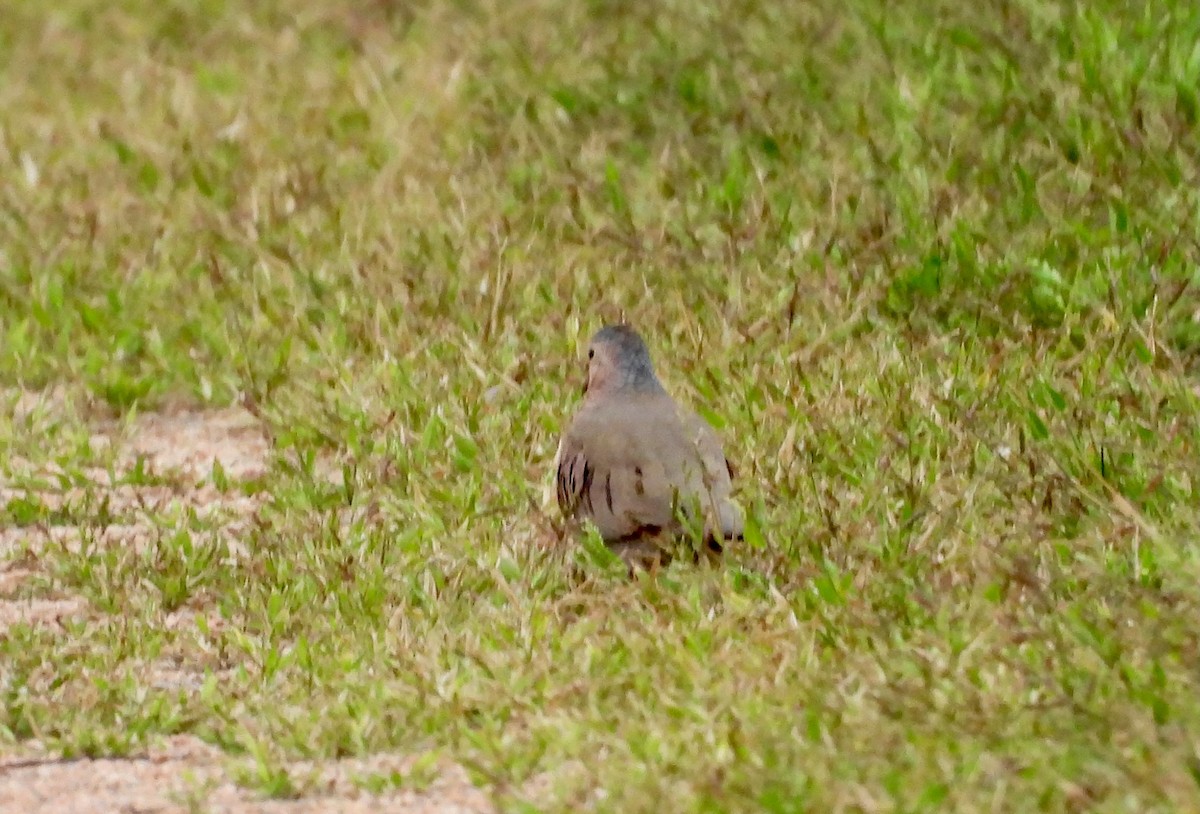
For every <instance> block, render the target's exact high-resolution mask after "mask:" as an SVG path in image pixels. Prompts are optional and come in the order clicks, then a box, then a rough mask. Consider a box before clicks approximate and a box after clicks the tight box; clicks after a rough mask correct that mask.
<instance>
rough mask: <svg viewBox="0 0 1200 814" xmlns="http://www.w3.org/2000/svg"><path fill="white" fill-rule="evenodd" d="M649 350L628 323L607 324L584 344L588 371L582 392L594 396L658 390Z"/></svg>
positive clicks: (660, 388) (659, 385)
mask: <svg viewBox="0 0 1200 814" xmlns="http://www.w3.org/2000/svg"><path fill="white" fill-rule="evenodd" d="M661 390H662V385H661V384H659V382H658V377H657V376H655V375H654V365H653V364H652V363H651V362H650V351H649V349H647V348H646V343H645V342H643V341H642V338H641V337H640V336H638V333H637V331H635V330H634V329H633V328H630V327H629V326H628V325H607V326H605V327H603V328H601V329H600V330H599V331H597V332H596V335H595V336H593V337H592V341H591V343H590V344H589V345H588V375H587V383H586V384H584V386H583V392H584V393H590V394H592V395H595V396H599V395H604V394H605V393H616V392H644V391H650V392H658V391H661Z"/></svg>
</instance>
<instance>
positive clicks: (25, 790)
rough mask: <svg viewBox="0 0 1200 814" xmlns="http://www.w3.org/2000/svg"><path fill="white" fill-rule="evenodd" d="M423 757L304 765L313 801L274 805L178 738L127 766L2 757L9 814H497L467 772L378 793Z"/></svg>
mask: <svg viewBox="0 0 1200 814" xmlns="http://www.w3.org/2000/svg"><path fill="white" fill-rule="evenodd" d="M415 762H416V758H413V757H408V756H400V755H374V756H371V757H369V758H359V759H345V760H339V761H328V762H324V763H311V762H297V763H295V764H292V765H290V766H289V767H288V768H289V773H290V774H291V775H292V776H294V777H296V778H298V779H304V778H307V779H308V784H309V788H308V789H306V792H305V794H306V796H304V797H301V798H297V799H291V800H268V799H263V798H261V797H260V796H258V795H256V794H255V793H254V792H253V791H249V790H247V789H245V788H242V787H240V786H238V785H237V783H236V782H235V780H234V778H233V776H232V773H231V771H230V768H229V761H228V760H227V759H226V758H225V756H224V755H223V754H222V753H221V752H220V751H219V750H217V749H215V748H213V747H211V746H209V745H207V744H205V743H203V742H202V741H200V740H198V739H196V738H194V737H191V736H186V735H180V736H176V737H173V738H171V739H169V740H167V741H165V742H164V743H163V744H162V745H161V746H160V747H159V748H157V749H154V750H152V751H151V752H150V753H149V754H147V755H146V756H145V757H142V758H134V759H123V760H75V761H56V760H38V759H34V760H25V759H7V760H4V759H0V811H3V812H18V811H19V812H23V813H26V814H41V812H45V813H46V814H49V813H50V812H55V814H57V812H62V811H71V812H79V813H80V814H87V812H109V811H129V812H155V814H173V812H186V811H190V810H195V809H197V808H199V809H200V810H207V811H227V812H236V813H237V814H304V813H305V812H317V811H322V812H333V811H337V812H369V811H371V812H374V811H388V812H397V814H483V812H491V811H494V807H493V806H492V804H491V802H490V801H489V799H488V798H487V796H486V795H485V794H484V793H483V792H481V791H480V790H479V789H477V788H476V787H475V786H473V785H472V784H471V782H470V780H469V779H468V778H467V776H466V773H465V772H464V771H463V769H462V768H461V767H458V766H455V765H453V764H445V765H441V766H439V767H438V769H439V772H438V775H437V777H436V779H434V780H433V781H432V782H431V783H429V785H428V786H426V787H424V788H422V789H405V788H393V789H389V790H386V791H384V792H382V793H379V794H370V793H368V792H366V791H364V790H363V789H362V788H361V785H360V784H361V783H362V782H364V780H365V779H366V778H370V777H387V776H391V775H393V774H395V775H400V776H404V775H407V773H408V772H409V771H410V770H411V769H412V767H413V764H414V763H415Z"/></svg>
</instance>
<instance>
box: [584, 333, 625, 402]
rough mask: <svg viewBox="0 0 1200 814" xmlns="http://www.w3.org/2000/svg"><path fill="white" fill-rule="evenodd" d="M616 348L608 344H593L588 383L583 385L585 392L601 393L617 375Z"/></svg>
mask: <svg viewBox="0 0 1200 814" xmlns="http://www.w3.org/2000/svg"><path fill="white" fill-rule="evenodd" d="M614 351H615V348H613V346H612V345H611V344H609V343H608V342H593V343H592V346H591V347H589V348H588V372H587V381H586V382H584V383H583V392H584V395H586V394H587V393H588V392H592V393H601V392H603V391H604V388H605V386H606V385H607V384H608V383H609V382H611V381H612V380H613V378H614V376H615V374H616V370H617V363H616V359H614V358H613V353H614Z"/></svg>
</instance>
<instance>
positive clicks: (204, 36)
mask: <svg viewBox="0 0 1200 814" xmlns="http://www.w3.org/2000/svg"><path fill="white" fill-rule="evenodd" d="M0 5H2V6H3V8H2V13H0V110H3V111H4V115H3V118H2V122H0V381H2V382H3V383H4V384H5V385H6V386H8V387H9V388H10V392H12V393H14V394H15V392H16V388H24V389H26V390H42V389H50V388H58V392H60V393H62V394H65V398H66V402H65V403H66V404H67V405H69V406H68V407H67V408H64V409H63V410H62V411H61V413H60V414H58V415H57V418H55V419H54V420H49V419H47V418H45V417H44V416H43V417H42V418H37V417H28V416H25V417H24V418H20V419H10V418H8V416H7V413H3V414H0V457H2V458H3V459H4V461H3V462H0V466H3V467H5V475H4V477H5V479H6V481H7V482H8V483H9V485H10V486H13V485H14V484H15V485H17V486H20V487H22V489H23V491H22V490H18V491H19V492H20V495H19V496H11V495H10V499H9V500H8V502H7V505H6V506H0V512H2V517H3V521H4V524H5V525H8V526H9V527H14V526H19V527H21V528H23V529H26V530H27V531H28V533H29V538H28V540H27V541H26V542H25V543H22V544H19V545H17V546H16V547H15V548H14V549H13V550H12V551H11V552H9V556H10V557H11V558H13V559H14V561H15V560H17V559H20V560H21V561H22V562H24V563H25V564H26V565H30V564H32V565H31V566H30V567H31V568H32V569H33V571H35V572H36V576H35V577H34V578H31V579H30V580H28V581H27V582H25V583H23V584H22V585H21V586H20V587H19V589H18V591H17V593H18V594H19V595H20V596H21V597H29V596H37V595H39V594H40V593H43V592H45V593H49V592H70V593H75V594H78V595H81V596H83V597H84V598H86V600H87V603H88V606H89V607H90V608H91V609H92V616H91V617H90V618H89V620H87V621H86V622H78V623H72V624H67V625H65V626H52V625H51V626H47V625H37V624H18V625H16V626H14V627H12V628H10V629H9V630H8V631H7V632H6V633H4V634H2V635H0V749H17V748H19V747H22V746H28V745H29V744H30V743H33V742H36V743H38V744H40V745H41V747H40V748H44V749H47V750H50V751H51V752H55V751H61V752H64V753H66V754H68V755H71V754H80V753H84V754H97V755H114V754H115V755H121V754H128V753H136V752H138V750H140V749H143V748H144V747H145V745H146V744H147V743H149V742H151V741H152V740H153V739H154V738H156V737H158V736H160V735H166V734H172V733H180V732H184V733H194V734H197V735H199V736H201V737H202V738H204V739H205V740H207V741H209V742H211V743H213V744H216V745H217V746H219V747H220V748H222V749H223V750H225V751H226V752H227V753H228V754H230V755H235V756H236V755H250V756H253V757H254V758H255V760H256V761H257V765H258V767H259V768H258V770H257V771H255V772H251V773H248V774H247V775H246V776H245V778H244V782H246V783H247V784H249V785H251V786H253V787H254V788H256V789H259V790H261V791H262V792H264V793H267V794H272V795H281V796H287V795H291V794H304V793H305V785H304V782H303V778H297V777H294V776H291V775H289V773H288V772H287V770H286V765H287V761H288V760H291V759H299V758H306V759H311V758H328V757H335V756H340V755H360V754H369V753H373V752H378V751H384V750H390V751H413V752H420V751H424V750H428V749H433V750H436V751H438V752H440V753H442V754H443V755H445V756H448V757H449V758H451V759H453V760H455V761H458V762H460V763H462V764H463V765H465V766H466V767H468V769H469V771H470V772H471V774H472V776H473V777H474V778H475V780H476V781H477V782H479V783H481V784H483V785H484V786H485V787H486V788H488V789H489V790H490V791H491V792H493V793H494V794H495V797H496V800H497V802H498V803H499V804H500V805H501V806H502V807H505V808H511V809H512V810H522V806H528V807H529V808H530V810H532V809H533V807H535V806H536V808H538V809H545V810H562V811H568V810H577V809H578V808H580V807H582V806H585V805H586V806H592V807H594V808H595V809H596V810H603V811H621V812H629V811H671V812H675V811H679V812H685V811H708V812H717V811H774V812H793V811H927V810H934V809H942V810H954V811H964V812H967V811H999V810H1030V809H1046V810H1058V811H1080V810H1089V811H1155V810H1159V811H1170V810H1196V809H1197V808H1200V671H1198V667H1200V622H1198V620H1200V587H1198V586H1200V557H1198V556H1197V552H1196V547H1195V546H1196V530H1197V527H1198V524H1200V508H1198V506H1200V503H1198V499H1200V494H1198V490H1200V467H1198V465H1197V463H1198V461H1200V458H1198V449H1197V445H1198V444H1200V417H1198V414H1197V409H1198V399H1197V396H1196V394H1195V393H1194V392H1193V387H1194V382H1195V376H1194V372H1193V369H1194V366H1195V362H1196V360H1197V353H1198V352H1200V321H1198V320H1200V287H1198V286H1200V267H1198V265H1197V264H1198V262H1200V242H1198V236H1200V186H1198V184H1200V178H1198V177H1197V169H1198V165H1200V160H1198V158H1197V157H1198V156H1200V138H1198V130H1197V127H1198V125H1197V118H1198V117H1200V99H1198V92H1200V46H1197V42H1200V11H1198V10H1197V7H1196V5H1195V3H1193V2H1187V0H1171V1H1170V2H1160V3H1155V4H1145V5H1144V6H1143V4H1138V3H1131V4H1125V3H1116V2H1094V3H1078V4H1070V3H1058V2H1050V1H1049V0H1010V1H1009V2H995V3H991V2H983V3H959V2H950V0H940V1H939V0H934V1H932V2H925V3H912V4H906V5H905V6H904V7H902V8H901V7H897V6H896V5H895V4H891V3H885V2H881V0H841V2H832V1H828V0H818V1H817V2H814V3H767V2H755V1H754V0H741V1H738V0H728V1H726V0H687V2H682V1H676V0H669V2H664V3H632V2H621V1H620V0H612V1H611V2H603V1H602V0H591V2H574V3H554V2H549V1H548V0H513V1H512V2H499V1H498V0H481V2H469V1H468V0H462V1H461V2H454V3H429V2H426V3H411V4H405V3H388V2H385V0H374V1H373V2H350V0H298V1H297V2H291V3H274V2H260V3H246V4H241V3H235V2H224V1H223V0H203V2H194V3H188V2H160V1H159V0H153V1H152V0H121V1H120V2H115V3H90V2H84V0H64V1H63V2H60V3H56V4H53V7H54V10H53V11H49V10H46V9H48V8H49V6H46V7H45V8H43V6H42V4H35V3H32V2H21V0H6V1H5V2H3V3H2V4H0ZM621 314H624V315H625V316H626V317H627V318H628V319H629V320H630V321H632V322H634V323H635V324H636V325H637V326H638V327H639V328H640V329H641V330H642V331H643V333H644V334H645V335H646V337H647V339H648V340H649V342H650V344H651V346H652V349H653V352H654V354H655V357H656V360H657V361H658V363H659V365H660V368H661V369H662V373H663V376H664V378H665V379H666V381H667V382H668V384H669V385H670V387H671V388H672V389H673V390H674V392H675V393H676V394H678V395H679V396H681V397H682V398H684V399H686V400H688V401H689V402H690V403H692V404H693V405H696V406H699V407H702V408H703V409H705V410H707V411H708V412H709V414H711V417H712V419H713V420H714V422H715V423H717V424H719V425H720V426H721V432H722V434H723V436H724V437H725V438H726V439H727V444H728V448H729V452H730V453H731V457H732V458H733V460H734V462H735V464H736V465H737V467H738V468H739V470H740V475H741V477H740V481H739V483H740V487H739V488H740V497H741V500H742V502H743V503H744V504H745V505H746V506H747V507H749V508H750V510H751V512H752V514H753V517H754V518H755V519H756V520H757V524H758V526H759V527H760V528H761V530H762V534H761V539H752V540H751V541H749V542H748V543H747V545H746V546H744V547H742V548H741V549H739V550H735V551H733V552H731V554H730V556H729V557H728V559H727V561H726V564H725V566H724V567H722V568H720V569H704V568H700V569H697V568H691V567H683V566H677V567H673V568H672V569H671V570H670V571H669V572H668V573H666V574H664V575H663V576H661V577H660V578H658V579H639V580H636V581H634V582H632V583H630V582H627V581H626V580H624V579H623V578H622V577H621V575H620V574H619V573H617V574H614V573H613V572H612V571H611V570H609V569H607V568H605V567H604V565H603V564H602V563H599V562H596V561H593V560H592V559H591V558H590V557H589V556H588V555H587V553H586V552H584V551H582V550H579V549H577V548H576V547H572V546H568V545H566V544H559V543H558V542H557V540H556V537H555V529H554V523H555V522H556V514H555V511H554V509H553V505H552V501H551V500H550V493H549V491H548V488H547V487H548V484H549V467H550V464H551V459H552V456H553V452H554V446H555V443H556V441H557V433H558V431H559V429H560V428H561V427H562V425H563V422H564V420H565V417H566V416H567V415H568V414H569V412H570V411H571V410H572V409H573V408H574V405H575V403H576V400H577V398H578V391H579V385H580V383H581V381H582V367H581V363H580V351H581V346H582V344H583V343H584V342H585V341H586V337H587V336H588V335H589V334H590V333H591V332H592V331H593V330H594V329H596V328H598V327H599V326H600V325H601V324H603V323H604V322H606V321H611V320H614V319H616V318H618V317H619V316H620V315H621ZM239 394H240V397H241V398H243V399H244V403H245V404H247V405H248V406H249V407H250V408H251V410H252V411H253V412H255V413H256V414H257V415H259V416H260V417H261V419H262V421H263V422H264V423H265V426H266V427H267V428H268V430H269V432H270V443H271V463H270V466H269V469H268V471H267V473H266V474H265V475H264V476H262V477H258V478H253V479H250V480H238V479H236V478H232V477H230V476H229V474H228V473H226V472H224V471H222V470H221V468H220V467H217V468H216V469H215V470H214V471H213V472H211V473H210V475H209V479H210V480H211V483H212V485H214V486H216V487H217V488H218V489H219V490H224V491H227V492H230V493H235V494H236V493H246V494H252V495H255V496H257V497H258V500H259V504H260V508H259V509H258V510H257V511H256V513H255V514H254V517H253V520H252V522H249V523H246V524H245V527H244V528H243V529H242V531H241V532H239V533H238V534H234V533H232V532H229V533H225V532H222V533H215V532H213V527H212V526H211V522H212V521H211V520H209V519H206V518H205V517H202V516H199V515H197V514H196V513H190V514H188V513H185V514H182V515H180V516H177V517H163V518H159V520H158V521H157V526H156V535H155V536H154V538H153V540H152V542H151V544H149V545H144V546H132V545H131V546H105V545H102V544H100V543H96V542H95V541H94V540H93V542H94V544H90V545H83V546H82V547H69V546H57V547H56V546H53V545H48V546H43V547H37V546H35V545H34V543H33V542H31V541H32V540H33V539H34V537H35V532H36V530H37V528H38V527H39V526H44V525H45V524H48V523H49V524H53V523H59V524H62V523H69V524H74V525H76V526H78V527H79V528H80V529H82V530H83V532H84V537H85V539H92V538H93V537H94V538H95V540H98V539H99V536H100V535H99V531H100V530H102V529H103V528H105V527H107V526H110V525H112V524H113V523H120V522H122V517H120V516H115V517H114V510H113V509H112V508H111V507H110V505H109V502H108V501H107V500H105V499H104V494H105V493H104V489H105V488H106V487H104V486H102V485H97V484H96V482H95V481H94V479H90V478H89V477H86V476H85V473H86V472H88V471H90V470H91V469H92V468H96V467H100V468H103V467H106V466H110V465H111V460H110V457H106V456H109V452H107V451H106V450H105V449H104V448H100V447H97V445H94V444H91V443H89V438H90V433H91V429H90V428H91V427H94V425H95V422H97V421H99V420H101V419H103V418H104V417H105V416H116V417H117V418H118V420H125V419H126V418H128V417H130V416H131V415H133V414H134V412H141V413H145V412H148V411H153V410H157V409H160V408H162V407H164V406H165V405H169V404H179V403H181V402H182V403H187V404H192V405H193V406H213V407H217V406H222V405H228V404H229V403H230V402H231V401H233V400H234V399H236V398H238V397H239ZM14 397H15V396H14ZM10 401H11V399H10ZM54 466H57V467H59V468H60V469H61V470H62V473H61V475H60V476H58V477H49V476H48V475H46V473H47V472H50V471H52V468H53V467H54ZM122 477H123V478H125V480H126V482H128V483H149V482H154V483H162V484H167V485H174V486H178V487H179V488H185V487H187V486H188V484H179V483H177V480H178V476H177V475H173V474H172V473H170V472H153V471H145V470H141V469H137V468H135V470H134V471H132V472H126V473H124V474H123V475H122ZM69 486H75V487H77V489H76V491H75V492H73V493H72V494H80V493H81V494H82V497H81V498H79V499H77V500H70V501H65V502H64V501H55V500H53V499H52V496H53V495H54V494H59V493H61V491H62V490H63V489H64V488H66V487H69ZM79 487H81V488H79ZM116 514H117V515H120V510H116ZM89 535H90V536H89ZM181 610H182V611H184V612H186V614H187V618H188V619H193V618H194V623H189V624H186V625H182V626H168V625H166V624H164V619H165V618H166V617H167V615H168V614H171V613H174V612H178V611H181ZM218 623H219V624H218ZM168 656H169V657H170V658H171V659H172V660H173V663H177V664H182V665H185V666H188V667H190V668H191V669H193V670H195V671H197V672H198V674H199V675H200V676H201V678H202V680H201V688H200V689H199V690H185V689H180V688H172V687H169V686H168V687H163V686H157V685H153V684H151V683H149V682H147V681H146V680H145V679H144V678H143V677H142V672H141V666H140V665H145V664H148V663H153V662H155V660H161V659H163V658H167V657H168ZM417 774H419V773H417ZM534 777H543V778H544V777H550V778H551V779H552V784H551V786H552V788H551V791H550V792H549V793H548V796H547V795H542V796H541V797H540V798H538V799H537V800H532V798H530V797H529V796H528V795H527V794H525V792H524V791H523V789H526V788H527V785H528V783H527V781H529V780H530V778H534ZM377 781H378V783H381V784H386V783H395V782H400V783H419V782H421V778H420V777H419V776H416V775H414V776H410V777H383V778H378V779H377ZM599 790H603V793H601V792H599Z"/></svg>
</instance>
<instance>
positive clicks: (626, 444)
mask: <svg viewBox="0 0 1200 814" xmlns="http://www.w3.org/2000/svg"><path fill="white" fill-rule="evenodd" d="M583 393H584V399H583V404H582V406H581V407H580V408H579V411H578V412H577V413H576V415H575V417H574V419H573V420H572V421H571V424H570V426H569V427H568V428H567V431H566V433H564V435H563V437H562V439H561V440H560V441H559V445H558V453H557V455H556V461H555V471H556V477H557V490H556V491H557V495H558V506H559V508H560V509H561V510H562V513H563V515H564V516H565V517H566V518H567V520H568V522H570V523H572V524H573V525H576V526H579V525H581V524H582V523H583V521H585V520H590V521H591V522H592V523H593V524H595V526H596V528H597V529H598V530H599V532H600V537H601V538H602V539H603V540H604V542H605V543H606V544H607V545H608V546H609V548H610V549H612V550H613V551H614V553H616V554H617V555H618V556H620V557H621V558H622V559H623V560H624V561H625V563H626V564H627V565H629V566H630V567H632V566H633V565H635V564H640V565H643V566H646V565H653V564H655V563H665V562H667V561H668V560H669V559H670V550H671V548H672V547H673V546H674V545H675V544H677V542H678V541H680V540H683V539H687V538H688V537H689V536H690V535H691V534H695V533H696V532H699V531H700V529H701V528H702V529H703V538H702V539H703V541H704V544H705V547H706V548H707V550H708V551H709V552H712V553H714V554H719V553H720V552H721V551H722V549H723V543H724V541H726V540H733V539H741V538H742V515H741V511H740V510H739V508H738V506H737V504H735V503H734V502H733V500H732V498H731V497H730V493H731V492H732V490H733V483H732V475H733V470H732V467H730V465H729V461H728V460H727V459H726V457H725V453H724V452H723V451H722V449H721V440H720V438H718V437H717V433H716V431H715V430H714V429H713V428H712V427H711V426H710V425H709V424H708V423H707V422H706V421H704V420H703V419H702V418H700V416H698V415H696V414H695V413H693V412H691V411H690V410H686V409H684V408H682V407H680V406H679V405H678V404H676V403H675V400H674V399H673V398H671V396H670V394H668V393H667V391H666V390H665V389H664V388H663V386H662V384H661V383H660V382H659V380H658V377H657V376H656V375H655V374H654V366H653V364H652V363H651V361H650V351H649V350H648V349H647V348H646V343H645V342H643V341H642V338H641V337H640V336H639V335H638V334H637V332H636V331H634V330H633V329H632V328H630V327H629V326H627V325H609V326H607V327H604V328H602V329H601V330H600V331H598V332H597V333H596V335H595V336H594V337H592V341H591V344H590V345H589V347H588V372H587V383H586V384H585V385H584V388H583ZM701 524H702V525H701ZM697 537H698V535H697ZM693 539H696V538H695V537H694V538H693ZM696 556H697V559H698V558H699V553H697V555H696Z"/></svg>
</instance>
